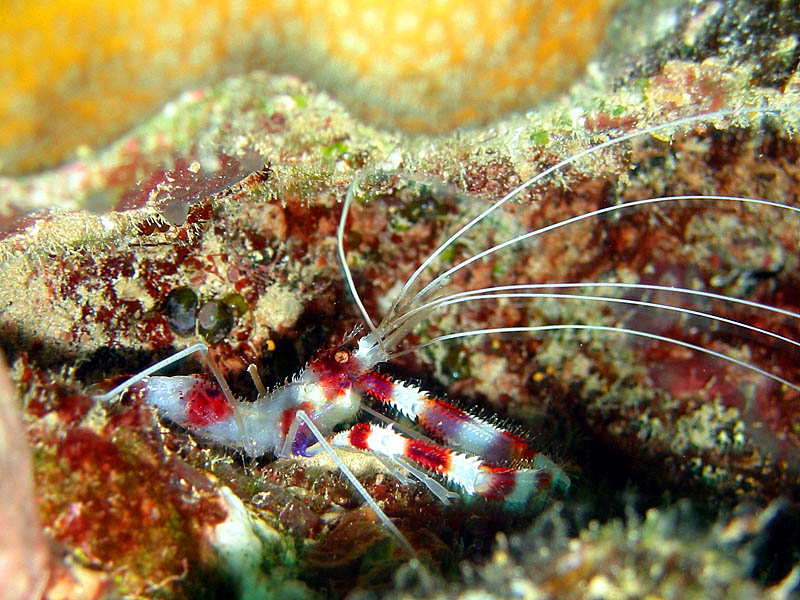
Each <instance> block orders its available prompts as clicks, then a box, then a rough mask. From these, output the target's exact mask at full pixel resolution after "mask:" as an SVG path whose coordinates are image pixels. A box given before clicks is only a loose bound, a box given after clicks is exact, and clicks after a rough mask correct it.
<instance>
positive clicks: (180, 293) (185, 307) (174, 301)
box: [164, 287, 197, 335]
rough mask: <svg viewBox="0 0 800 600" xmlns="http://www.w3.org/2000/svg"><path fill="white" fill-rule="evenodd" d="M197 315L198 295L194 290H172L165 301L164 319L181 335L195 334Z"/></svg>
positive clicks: (181, 288)
mask: <svg viewBox="0 0 800 600" xmlns="http://www.w3.org/2000/svg"><path fill="white" fill-rule="evenodd" d="M196 315H197V294H195V293H194V290H192V288H188V287H179V288H175V289H174V290H172V291H171V292H170V293H169V294H168V295H167V299H166V300H165V301H164V318H165V319H166V320H167V323H168V324H169V326H170V327H171V328H172V330H173V331H174V332H175V333H177V334H179V335H189V334H190V333H192V332H194V325H195V321H196Z"/></svg>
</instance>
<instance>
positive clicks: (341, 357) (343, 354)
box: [333, 350, 350, 365]
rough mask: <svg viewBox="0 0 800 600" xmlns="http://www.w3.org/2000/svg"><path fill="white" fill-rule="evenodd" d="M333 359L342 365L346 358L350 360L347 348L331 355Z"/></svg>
mask: <svg viewBox="0 0 800 600" xmlns="http://www.w3.org/2000/svg"><path fill="white" fill-rule="evenodd" d="M333 360H335V361H336V362H337V363H339V364H341V365H343V364H344V363H346V362H347V361H348V360H350V353H349V352H348V351H347V350H339V351H337V352H336V354H334V355H333Z"/></svg>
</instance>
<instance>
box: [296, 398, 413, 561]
mask: <svg viewBox="0 0 800 600" xmlns="http://www.w3.org/2000/svg"><path fill="white" fill-rule="evenodd" d="M297 419H298V420H300V421H302V422H303V423H305V425H306V427H308V429H309V431H311V433H312V435H313V436H314V437H315V438H316V440H317V443H318V444H319V445H320V446H322V448H323V449H324V450H325V452H327V453H328V455H329V456H330V457H331V458H332V459H333V462H335V463H336V466H337V467H339V470H341V472H342V473H343V474H344V476H345V477H347V480H348V481H349V482H350V483H351V484H352V486H353V487H354V488H355V489H356V491H357V492H358V493H359V495H360V496H361V497H362V498H363V499H364V502H366V503H367V505H368V506H369V507H370V508H371V509H372V511H373V512H374V513H375V515H376V516H377V517H378V519H380V521H381V522H382V523H383V524H384V525H385V526H386V528H387V529H388V530H389V531H391V532H392V534H394V536H395V537H396V538H397V539H398V540H399V541H400V544H401V545H402V546H403V549H404V550H405V551H406V552H408V553H409V554H410V555H411V556H413V557H416V556H417V553H416V552H415V551H414V547H413V546H412V545H411V544H410V543H409V542H408V540H407V539H406V537H405V536H404V535H403V534H402V533H401V531H400V530H399V529H398V528H397V527H396V526H395V524H394V523H392V521H391V519H390V518H389V517H387V516H386V513H385V512H383V510H381V507H380V506H378V503H377V502H375V500H374V498H373V497H372V496H371V495H370V493H369V492H368V491H367V489H366V488H365V487H364V486H363V485H361V482H360V481H359V480H358V479H357V478H356V476H355V475H354V474H353V472H352V471H351V470H350V469H349V468H348V467H347V465H346V464H344V461H343V460H342V459H341V458H340V457H339V455H338V454H336V452H335V451H334V449H333V448H331V445H330V444H329V443H328V441H327V440H326V439H325V436H324V435H322V432H321V431H320V430H319V429H317V426H316V425H314V422H313V421H312V420H311V419H310V418H309V416H308V415H307V414H306V413H305V412H304V411H302V410H298V411H297Z"/></svg>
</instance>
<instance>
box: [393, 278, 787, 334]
mask: <svg viewBox="0 0 800 600" xmlns="http://www.w3.org/2000/svg"><path fill="white" fill-rule="evenodd" d="M535 286H536V284H532V287H535ZM508 287H511V286H508ZM520 287H521V286H520ZM541 287H547V286H546V284H542V286H541ZM608 287H614V286H613V284H609V285H608ZM491 290H493V288H486V290H475V291H473V292H462V294H453V296H461V297H455V298H454V297H451V296H446V297H444V298H439V299H438V300H435V301H433V302H430V303H429V304H426V305H424V306H421V307H420V308H419V309H415V311H416V310H418V311H419V312H421V313H423V314H424V315H425V316H426V317H427V315H428V314H430V312H431V311H433V310H436V309H438V308H443V307H445V306H450V305H453V304H459V303H461V302H470V301H473V300H498V299H500V298H549V299H555V300H579V301H581V300H585V301H587V302H606V303H609V304H627V305H630V306H642V307H645V308H654V309H658V310H664V311H671V312H677V313H680V314H682V315H692V316H695V317H701V318H704V319H710V320H712V321H717V322H720V323H726V324H728V325H733V326H734V327H741V328H743V329H747V330H749V331H753V332H755V333H760V334H762V335H765V336H768V337H772V338H775V339H777V340H780V341H782V342H786V343H788V344H792V345H794V346H798V347H800V342H798V341H796V340H793V339H791V338H788V337H785V336H782V335H780V334H778V333H775V332H773V331H768V330H766V329H761V328H760V327H755V326H753V325H748V324H747V323H743V322H741V321H736V320H734V319H728V318H725V317H720V316H719V315H715V314H713V313H707V312H703V311H699V310H692V309H690V308H684V307H682V306H672V305H670V304H660V303H658V302H647V301H645V300H634V299H632V298H614V297H608V296H589V295H582V294H558V293H541V292H536V293H531V292H492V293H478V292H483V291H491ZM423 309H424V310H423ZM412 312H413V311H412ZM786 312H789V311H786ZM789 314H791V315H793V316H795V317H797V318H800V315H796V314H795V313H791V312H790V313H789ZM404 316H411V313H406V315H404ZM398 333H400V335H404V334H405V330H404V329H402V330H400V332H398ZM393 337H394V334H393V335H392V336H389V337H387V339H386V344H387V345H388V346H391V345H392V343H393V341H394V340H393Z"/></svg>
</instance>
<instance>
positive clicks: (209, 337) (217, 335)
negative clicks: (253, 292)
mask: <svg viewBox="0 0 800 600" xmlns="http://www.w3.org/2000/svg"><path fill="white" fill-rule="evenodd" d="M233 320H234V316H233V309H232V308H231V307H230V306H228V305H227V304H224V303H222V302H220V301H219V300H209V301H208V302H206V303H205V304H203V306H202V307H200V310H199V311H197V331H198V333H200V335H202V336H203V337H204V338H205V340H206V341H207V342H208V343H209V344H216V343H217V342H220V341H222V340H223V339H225V336H226V335H228V334H229V333H230V331H231V329H233Z"/></svg>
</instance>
